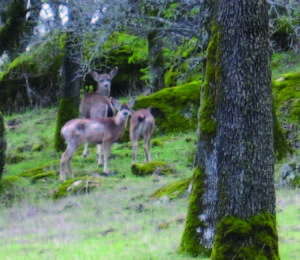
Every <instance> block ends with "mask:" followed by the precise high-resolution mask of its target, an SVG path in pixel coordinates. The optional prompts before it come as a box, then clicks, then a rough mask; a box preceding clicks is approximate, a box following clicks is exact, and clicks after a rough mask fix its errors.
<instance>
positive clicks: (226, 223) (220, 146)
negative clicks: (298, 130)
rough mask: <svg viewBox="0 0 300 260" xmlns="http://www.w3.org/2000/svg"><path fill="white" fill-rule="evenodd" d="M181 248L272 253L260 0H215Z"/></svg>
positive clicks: (269, 133) (264, 25) (216, 254)
mask: <svg viewBox="0 0 300 260" xmlns="http://www.w3.org/2000/svg"><path fill="white" fill-rule="evenodd" d="M214 4H215V5H214V8H215V12H214V13H215V14H216V15H213V19H212V20H213V21H212V26H211V39H210V43H209V46H208V50H207V57H206V60H207V61H206V62H207V64H206V77H205V82H204V84H203V86H202V89H201V105H200V118H199V122H200V124H199V139H198V146H197V155H196V160H195V164H196V165H195V171H194V185H193V186H194V187H193V190H192V193H191V198H190V204H189V210H188V216H187V221H186V227H185V231H184V234H183V237H182V241H181V245H180V248H179V252H180V253H186V254H190V255H201V254H202V255H209V254H210V252H211V249H212V248H213V249H212V255H211V257H212V259H218V260H219V259H233V258H234V259H256V258H257V257H261V258H264V259H279V255H278V235H277V230H276V216H275V214H276V213H275V189H274V178H273V173H274V163H275V157H274V142H273V115H272V96H271V92H272V89H271V72H270V67H269V61H270V52H269V43H268V14H267V2H266V0H251V1H239V0H219V1H216V2H215V3H214Z"/></svg>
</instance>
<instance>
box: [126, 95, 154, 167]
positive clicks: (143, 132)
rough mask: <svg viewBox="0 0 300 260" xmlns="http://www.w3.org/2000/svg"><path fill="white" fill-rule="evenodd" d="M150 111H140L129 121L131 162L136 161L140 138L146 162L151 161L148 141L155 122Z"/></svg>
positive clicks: (131, 104) (132, 102) (131, 102)
mask: <svg viewBox="0 0 300 260" xmlns="http://www.w3.org/2000/svg"><path fill="white" fill-rule="evenodd" d="M134 102H135V99H132V100H131V101H130V107H132V106H133V104H134ZM150 111H151V109H150V108H148V109H140V110H137V111H135V112H134V113H133V115H132V116H131V119H130V139H131V142H132V150H133V153H132V161H133V163H135V162H136V160H137V150H138V140H139V138H140V137H142V138H143V139H144V151H145V157H146V162H150V161H151V157H150V139H151V136H152V133H153V130H154V127H155V120H154V117H153V116H152V114H151V113H150Z"/></svg>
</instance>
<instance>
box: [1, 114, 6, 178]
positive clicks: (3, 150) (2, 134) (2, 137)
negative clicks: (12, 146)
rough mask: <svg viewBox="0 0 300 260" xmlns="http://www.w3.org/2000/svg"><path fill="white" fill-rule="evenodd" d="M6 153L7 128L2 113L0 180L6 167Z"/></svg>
mask: <svg viewBox="0 0 300 260" xmlns="http://www.w3.org/2000/svg"><path fill="white" fill-rule="evenodd" d="M5 151H6V140H5V128H4V118H3V115H2V113H1V112H0V180H1V178H2V174H3V169H4V165H5Z"/></svg>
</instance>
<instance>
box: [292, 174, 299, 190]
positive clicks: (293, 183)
mask: <svg viewBox="0 0 300 260" xmlns="http://www.w3.org/2000/svg"><path fill="white" fill-rule="evenodd" d="M291 184H292V186H293V187H294V188H299V187H300V175H297V176H296V177H295V179H293V181H292V183H291Z"/></svg>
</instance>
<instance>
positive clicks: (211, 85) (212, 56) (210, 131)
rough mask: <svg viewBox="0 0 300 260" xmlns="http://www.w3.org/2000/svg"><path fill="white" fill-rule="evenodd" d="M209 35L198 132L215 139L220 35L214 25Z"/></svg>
mask: <svg viewBox="0 0 300 260" xmlns="http://www.w3.org/2000/svg"><path fill="white" fill-rule="evenodd" d="M211 34H212V36H211V39H210V42H209V44H208V47H207V55H206V74H205V81H204V84H203V86H202V90H201V91H202V93H203V98H202V100H201V102H202V104H201V107H200V130H201V133H202V134H203V135H209V136H212V137H215V136H216V133H217V122H216V120H215V113H216V104H215V89H216V86H217V85H218V78H219V77H220V65H218V62H219V61H218V60H219V56H220V54H219V52H220V50H219V49H220V40H221V34H220V32H219V31H218V28H217V26H216V25H213V26H212V30H211Z"/></svg>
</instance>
